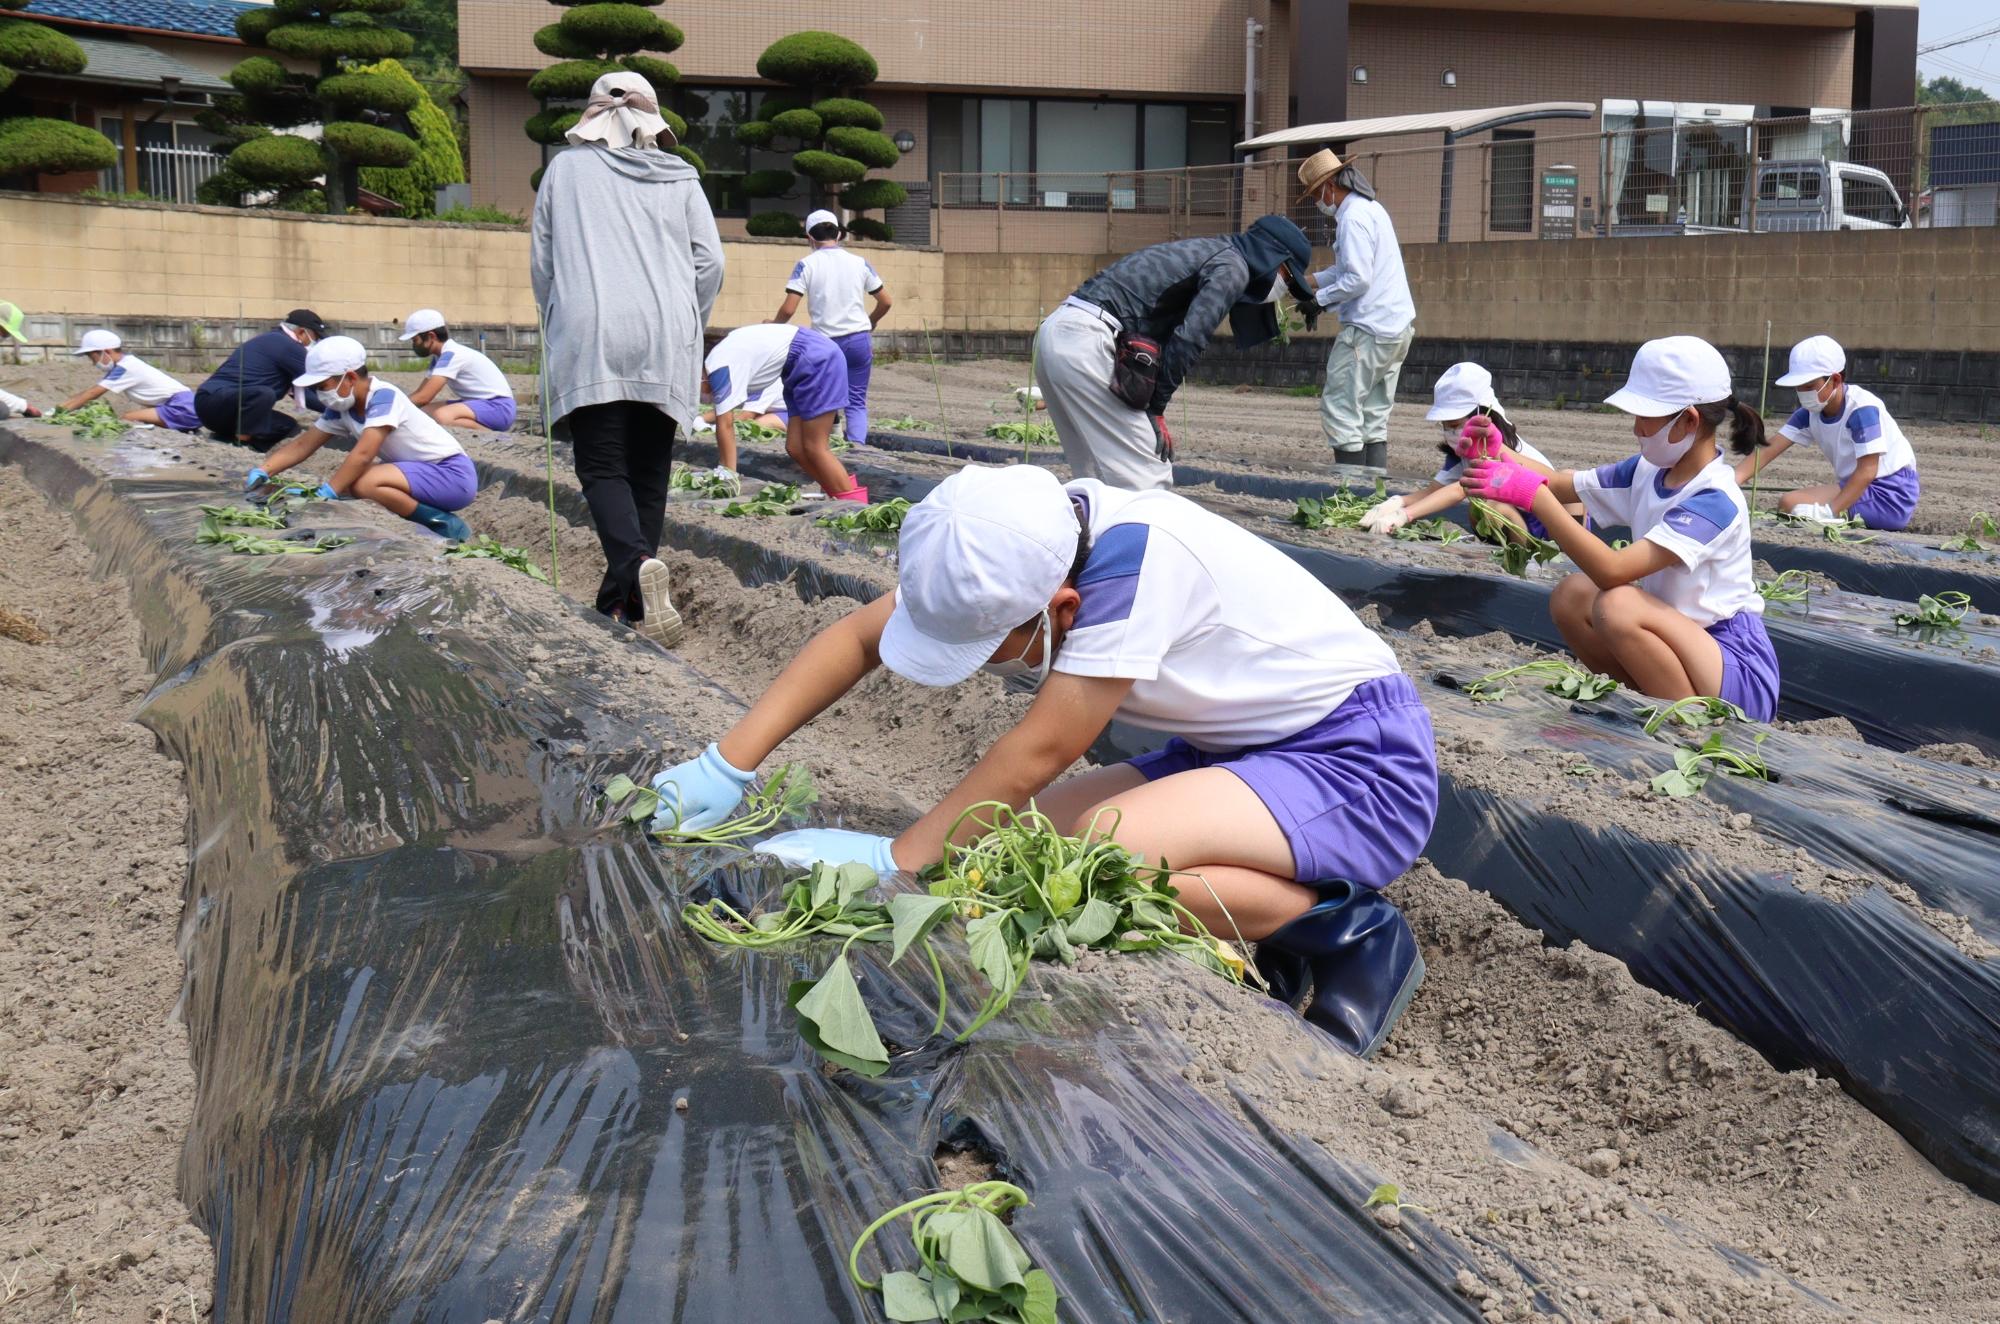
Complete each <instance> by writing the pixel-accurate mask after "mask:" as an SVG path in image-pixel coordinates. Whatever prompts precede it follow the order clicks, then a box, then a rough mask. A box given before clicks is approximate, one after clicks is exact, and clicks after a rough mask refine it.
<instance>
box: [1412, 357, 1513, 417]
mask: <svg viewBox="0 0 2000 1324" xmlns="http://www.w3.org/2000/svg"><path fill="white" fill-rule="evenodd" d="M1482 409H1490V410H1492V411H1493V412H1494V413H1496V414H1499V415H1500V416H1501V417H1502V418H1505V417H1506V416H1507V411H1506V410H1504V409H1502V408H1501V407H1500V397H1499V396H1497V395H1495V394H1493V374H1492V373H1490V372H1488V371H1487V370H1486V369H1484V368H1482V367H1480V366H1479V365H1478V364H1477V363H1454V364H1452V365H1451V366H1450V367H1449V368H1446V369H1445V370H1444V373H1443V375H1442V376H1440V377H1439V378H1438V379H1437V385H1436V386H1433V387H1431V411H1430V412H1429V413H1428V414H1425V415H1424V417H1425V418H1427V419H1429V420H1430V421H1431V422H1433V423H1439V422H1450V421H1452V420H1455V419H1461V418H1470V417H1472V415H1473V414H1475V413H1477V412H1479V411H1480V410H1482Z"/></svg>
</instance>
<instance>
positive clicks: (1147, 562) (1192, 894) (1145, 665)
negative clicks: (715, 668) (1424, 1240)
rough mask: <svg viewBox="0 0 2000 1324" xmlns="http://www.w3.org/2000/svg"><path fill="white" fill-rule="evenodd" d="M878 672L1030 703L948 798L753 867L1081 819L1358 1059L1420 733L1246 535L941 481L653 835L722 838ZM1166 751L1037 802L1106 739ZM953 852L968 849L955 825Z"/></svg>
mask: <svg viewBox="0 0 2000 1324" xmlns="http://www.w3.org/2000/svg"><path fill="white" fill-rule="evenodd" d="M878 666H886V667H888V668H889V669H890V670H891V671H894V672H895V673H897V674H898V675H900V676H902V677H904V678H906V679H909V680H913V681H916V682H917V683H918V684H920V685H956V684H958V683H960V682H962V681H964V680H966V679H968V678H970V677H971V676H972V675H973V673H975V672H978V671H985V672H987V673H988V674H990V675H994V676H998V677H1002V678H1004V680H1005V682H1006V683H1007V685H1008V686H1009V687H1010V688H1016V689H1019V690H1023V691H1027V692H1031V693H1033V694H1034V695H1035V696H1036V697H1035V701H1034V703H1033V705H1032V706H1031V707H1030V708H1029V709H1028V712H1027V715H1026V716H1025V717H1023V718H1022V719H1021V721H1020V723H1019V724H1018V725H1017V726H1015V728H1014V729H1013V730H1012V731H1010V732H1008V733H1007V734H1006V735H1004V736H1002V737H1001V738H1000V739H999V741H998V742H996V743H995V744H994V746H993V748H992V749H991V750H989V751H988V752H987V754H986V756H985V757H984V758H982V759H981V760H980V761H979V762H978V764H977V765H975V766H974V767H973V768H972V769H971V771H969V772H968V773H966V775H965V777H964V778H963V779H962V780H961V781H960V782H959V784H958V785H957V787H956V788H954V789H953V790H952V791H951V793H950V794H948V795H947V796H945V798H944V799H943V801H941V802H940V803H939V804H938V805H937V806H936V807H935V808H933V809H932V810H931V811H930V812H929V813H927V814H925V815H924V816H923V817H922V818H920V819H919V820H918V821H917V822H916V823H914V824H912V825H911V826H910V827H908V828H907V829H905V830H904V831H903V833H902V834H901V835H900V836H898V837H895V838H894V839H891V838H889V837H879V836H871V835H868V834H866V833H860V832H848V831H836V830H831V829H807V830H804V831H798V832H787V833H784V834H782V835H780V836H778V837H775V838H773V839H771V840H769V841H767V842H765V843H764V844H763V846H761V847H760V848H759V849H761V850H763V851H765V852H766V853H769V854H772V855H776V856H778V857H779V858H781V859H783V860H786V861H787V862H789V863H792V864H796V865H804V864H807V863H810V862H812V861H827V862H829V863H845V862H860V863H864V864H867V865H869V866H870V867H872V868H873V869H875V870H876V871H877V872H878V873H883V874H887V873H891V872H894V871H896V870H898V869H920V868H923V867H924V866H925V865H927V864H929V863H931V862H932V861H935V860H937V859H938V858H940V856H941V855H942V853H943V851H944V846H945V841H946V837H947V835H948V834H949V833H950V832H951V831H952V830H953V827H954V825H955V824H956V823H957V822H958V820H959V818H960V815H961V814H963V812H964V811H965V810H966V809H967V808H969V807H971V806H973V805H976V804H980V803H982V802H986V801H993V800H998V801H1003V802H1005V803H1007V804H1010V805H1013V806H1015V807H1016V808H1019V807H1021V806H1024V805H1026V804H1028V803H1029V802H1030V801H1033V802H1034V803H1035V805H1036V806H1037V807H1038V808H1039V809H1040V810H1041V811H1042V812H1043V813H1045V814H1047V815H1048V816H1049V817H1050V819H1052V820H1053V821H1054V822H1055V823H1056V824H1057V825H1058V826H1059V827H1060V828H1061V830H1063V831H1065V832H1070V833H1074V834H1079V835H1081V834H1083V833H1085V832H1087V831H1089V829H1090V825H1091V823H1092V822H1093V820H1094V819H1096V818H1097V815H1098V814H1099V813H1100V812H1104V813H1105V815H1106V816H1105V817H1104V818H1103V819H1102V820H1098V821H1102V822H1110V821H1113V819H1114V818H1115V820H1116V822H1117V824H1118V826H1117V828H1116V829H1115V836H1116V839H1117V840H1118V841H1119V843H1120V844H1122V845H1123V846H1125V847H1126V848H1127V849H1129V850H1132V851H1134V852H1136V853H1137V854H1139V855H1141V856H1143V857H1144V858H1145V859H1146V860H1148V861H1150V862H1151V863H1153V864H1160V863H1162V862H1167V861H1170V862H1171V863H1172V864H1173V865H1174V866H1175V867H1176V868H1177V869H1178V870H1180V871H1181V872H1182V873H1183V874H1193V875H1198V876H1199V879H1198V880H1195V879H1187V878H1183V879H1181V880H1180V881H1179V882H1178V884H1177V885H1178V886H1179V888H1180V891H1181V899H1182V901H1183V902H1184V903H1185V904H1186V905H1187V906H1188V908H1189V909H1190V910H1192V911H1193V912H1194V913H1195V914H1196V916H1198V917H1199V918H1200V919H1201V920H1202V922H1203V923H1205V924H1207V925H1208V926H1209V927H1210V929H1211V930H1212V931H1214V932H1217V933H1220V934H1224V935H1229V934H1232V933H1240V934H1241V935H1242V936H1244V937H1246V938H1250V939H1254V940H1256V941H1257V942H1258V944H1259V946H1258V957H1257V959H1258V963H1259V966H1260V968H1261V969H1263V971H1264V972H1265V975H1266V978H1267V979H1269V980H1270V982H1271V984H1272V986H1273V989H1274V991H1276V992H1277V993H1278V994H1279V996H1280V997H1281V998H1284V999H1285V1000H1287V1001H1291V1000H1293V999H1294V998H1296V997H1298V996H1300V995H1302V994H1303V993H1304V991H1305V983H1306V981H1307V978H1308V976H1310V978H1311V981H1312V983H1313V984H1314V986H1315V992H1314V995H1313V999H1312V1001H1311V1003H1310V1005H1309V1006H1308V1007H1307V1008H1306V1010H1305V1015H1306V1016H1307V1018H1308V1019H1310V1020H1312V1021H1313V1022H1314V1023H1315V1024H1317V1025H1319V1026H1321V1028H1323V1029H1325V1030H1327V1031H1328V1032H1329V1033H1331V1034H1332V1035H1334V1037H1335V1038H1336V1039H1337V1040H1339V1041H1340V1043H1341V1044H1342V1045H1343V1046H1345V1047H1346V1048H1348V1049H1349V1050H1350V1051H1352V1052H1355V1053H1360V1054H1366V1053H1368V1052H1371V1051H1372V1050H1373V1049H1374V1048H1375V1046H1376V1045H1378V1044H1379V1043H1380V1042H1381V1041H1382V1038H1383V1037H1384V1036H1385V1035H1387V1033H1388V1031H1389V1028H1390V1026H1392V1025H1393V1024H1394V1023H1395V1020H1396V1017H1397V1016H1399V1015H1400V1014H1401V1012H1402V1010H1403V1007H1404V1006H1405V1005H1407V1003H1408V1001H1409V999H1410V996H1411V995H1412V994H1413V993H1414V992H1415V989H1416V986H1417V983H1418V981H1419V980H1421V978H1422V975H1423V962H1422V959H1421V957H1420V956H1419V955H1418V953H1417V949H1416V944H1415V940H1414V938H1413V937H1412V935H1411V933H1410V930H1409V926H1408V924H1407V922H1406V921H1405V920H1404V919H1403V917H1402V914H1401V913H1400V912H1399V911H1397V909H1396V908H1395V906H1394V905H1393V904H1391V903H1390V902H1389V901H1388V900H1387V899H1386V898H1384V897H1383V896H1382V894H1381V889H1382V888H1383V887H1385V886H1387V885H1388V884H1389V883H1391V882H1393V881H1394V880H1395V879H1396V878H1397V877H1398V876H1399V875H1401V874H1402V873H1403V872H1404V871H1405V870H1406V869H1408V868H1409V867H1410V865H1411V864H1412V863H1413V862H1414V861H1415V860H1416V858H1417V855H1418V853H1419V852H1421V851H1422V850H1423V848H1424V844H1425V843H1426V841H1427V840H1428V839H1429V837H1430V831H1431V826H1432V822H1433V820H1434V818H1435V816H1436V811H1437V789H1438V788H1437V764H1436V747H1435V743H1434V740H1433V737H1432V733H1431V723H1430V716H1429V714H1428V713H1427V712H1425V710H1424V706H1423V703H1422V701H1421V700H1420V699H1419V698H1418V696H1417V692H1416V688H1415V687H1414V686H1413V685H1412V684H1411V683H1410V681H1409V679H1408V677H1406V676H1404V675H1403V673H1402V671H1401V669H1400V668H1399V667H1398V665H1397V663H1396V657H1395V654H1394V653H1392V652H1391V651H1390V650H1389V648H1388V646H1387V645H1386V644H1384V643H1383V642H1382V640H1381V639H1379V638H1377V637H1376V636H1375V635H1374V634H1373V633H1372V632H1371V631H1370V630H1369V629H1368V628H1367V627H1366V626H1364V625H1363V624H1362V623H1361V622H1360V620H1358V619H1357V618H1356V617H1355V615H1354V613H1353V612H1352V611H1350V610H1348V608H1347V605H1346V604H1345V603H1343V602H1342V601H1341V600H1340V599H1339V598H1338V597H1336V596H1334V594H1333V593H1332V592H1330V591H1329V590H1328V589H1327V588H1326V587H1325V586H1324V585H1322V584H1321V583H1320V582H1319V581H1318V580H1316V579H1314V578H1313V577H1312V576H1311V575H1310V574H1308V573H1307V572H1306V571H1305V570H1304V569H1303V568H1301V567H1300V566H1299V565H1298V564H1297V563H1296V562H1295V561H1293V560H1292V559H1291V558H1290V557H1288V556H1286V555H1284V554H1283V553H1282V552H1279V551H1278V550H1277V549H1275V548H1274V547H1272V546H1271V545H1270V544H1268V543H1266V542H1264V541H1263V540H1261V539H1259V538H1258V537H1256V536H1255V535H1254V534H1252V533H1250V532H1249V531H1248V530H1246V529H1244V528H1241V527H1240V526H1238V525H1236V524H1233V523H1231V522H1230V521H1228V520H1226V519H1224V518H1222V517H1221V516H1219V515H1216V514H1214V513H1212V512H1210V511H1207V510H1204V509H1203V508H1202V507H1200V506H1198V505H1196V504H1195V503H1193V502H1191V501H1189V500H1187V499H1186V498H1184V497H1180V496H1176V495H1174V494H1173V493H1170V492H1163V491H1157V490H1151V491H1144V492H1133V491H1126V490H1120V489H1117V488H1113V487H1108V486H1106V485H1105V484H1104V483H1102V482H1100V481H1098V480H1096V479H1079V480H1077V481H1074V482H1071V483H1069V484H1068V485H1067V486H1065V485H1063V484H1062V483H1060V482H1059V481H1058V480H1057V479H1056V478H1055V476H1054V475H1052V474H1050V473H1049V471H1048V470H1046V469H1043V468H1040V467H1039V466H1035V465H1013V466H1009V467H1007V468H998V469H992V468H980V467H976V466H973V467H967V468H965V469H963V470H960V471H959V472H958V473H956V474H953V475H952V476H951V477H949V478H947V479H945V480H944V482H942V483H940V484H939V485H938V486H937V488H936V489H935V490H934V491H933V492H932V493H931V494H930V495H929V496H928V497H926V498H924V500H923V501H922V502H920V503H919V504H918V505H917V506H915V507H914V508H913V509H912V510H911V511H910V513H909V515H908V517H907V518H906V519H905V520H904V522H903V527H902V532H901V535H900V544H899V570H898V574H897V586H896V589H895V590H894V591H893V592H890V593H887V594H885V595H883V596H882V597H880V598H878V599H876V600H875V601H874V602H871V603H869V604H868V605H867V606H864V607H860V608H857V609H856V610H854V611H853V612H851V613H849V614H848V615H847V616H846V617H845V618H844V619H842V620H840V621H838V622H836V623H835V624H833V625H831V626H829V627H828V628H827V629H825V630H823V631H821V632H820V634H819V635H818V636H817V637H816V638H814V639H813V640H812V642H811V643H809V644H807V645H806V647H805V648H804V649H803V650H802V651H801V652H800V653H799V655H798V656H797V657H796V658H795V659H794V660H793V661H792V663H791V665H790V666H789V667H787V668H786V669H785V671H784V673H783V674H782V675H780V676H779V677H778V679H777V681H776V682H774V683H773V684H772V686H771V687H770V689H768V690H767V691H765V693H764V695H763V697H762V698H760V699H759V700H758V701H757V702H756V704H755V705H754V706H753V707H752V708H751V709H750V711H749V712H748V713H747V714H746V715H745V716H744V717H743V719H742V720H741V721H739V722H738V723H737V724H736V725H735V726H734V727H733V728H731V730H730V731H729V732H728V734H726V735H724V736H723V738H722V739H721V741H720V742H718V743H716V744H712V745H710V746H709V747H708V749H707V750H706V751H705V752H704V753H703V754H702V755H701V756H700V757H699V758H696V759H693V760H690V761H689V762H686V763H683V764H680V765H679V766H677V767H674V768H670V769H668V770H667V771H666V772H663V773H661V774H660V775H659V776H658V777H657V778H655V779H654V783H653V784H654V787H655V788H656V789H657V790H659V792H660V794H661V796H662V798H663V807H662V810H661V813H662V815H663V817H664V819H665V822H664V824H663V825H664V826H671V825H673V824H675V823H676V822H678V823H680V824H683V825H686V826H690V827H702V826H707V825H712V824H714V823H717V822H720V821H721V820H723V819H724V818H727V817H728V816H729V814H730V813H731V812H733V811H734V809H735V807H736V805H737V803H738V801H739V800H740V798H741V797H742V794H743V789H744V787H745V786H747V785H748V784H749V783H750V782H751V781H752V780H753V778H754V775H755V773H754V770H755V769H756V767H757V765H758V764H760V763H762V762H763V761H764V760H765V759H766V758H767V757H769V756H770V754H771V752H772V751H773V750H774V749H776V748H777V747H778V745H780V744H781V743H783V741H784V740H785V739H786V738H787V737H788V736H790V735H791V734H792V733H793V732H794V731H797V730H798V729H799V728H800V727H802V726H804V725H805V724H806V723H807V722H808V721H810V720H812V718H813V717H814V716H816V715H817V714H818V713H820V712H822V711H823V710H825V709H826V708H827V706H828V705H830V704H832V703H835V702H836V701H838V700H839V699H840V697H841V696H842V695H844V694H846V693H847V692H848V691H849V690H851V689H852V688H853V687H854V686H855V685H856V684H857V683H859V682H860V681H861V680H862V678H863V677H865V676H867V675H868V674H869V673H870V672H871V671H873V670H874V669H875V668H876V667H878ZM1114 717H1116V718H1120V719H1122V720H1124V721H1126V722H1129V723H1132V724H1133V725H1135V726H1140V727H1145V728H1148V729H1151V730H1154V731H1160V732H1164V733H1167V734H1169V735H1171V736H1172V737H1173V738H1172V739H1171V740H1169V741H1168V742H1167V745H1166V747H1165V748H1164V749H1162V750H1159V751H1157V752H1155V753H1151V754H1147V755H1144V756H1142V757H1140V758H1138V759H1135V760H1133V761H1132V762H1130V763H1121V764H1117V765H1114V766H1110V767H1103V768H1098V769H1096V770H1094V771H1091V772H1087V773H1084V774H1082V775H1080V776H1077V777H1073V778H1070V779H1069V780H1067V781H1062V782H1057V780H1056V779H1057V778H1059V777H1061V776H1062V775H1063V773H1064V772H1066V771H1067V770H1068V769H1069V768H1070V766H1071V765H1072V764H1073V763H1075V762H1076V760H1077V759H1079V758H1081V757H1082V756H1083V754H1084V752H1085V751H1086V750H1088V749H1089V748H1090V747H1091V745H1092V743H1093V742H1095V741H1096V740H1097V738H1098V736H1099V735H1100V734H1101V733H1102V732H1103V730H1104V728H1105V726H1106V725H1107V724H1108V723H1109V722H1110V721H1111V720H1112V719H1113V718H1114ZM963 833H964V835H966V836H970V835H973V834H974V833H975V829H973V828H972V827H970V826H967V827H966V828H965V829H964V830H963Z"/></svg>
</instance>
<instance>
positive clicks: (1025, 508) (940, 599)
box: [881, 464, 1082, 685]
mask: <svg viewBox="0 0 2000 1324" xmlns="http://www.w3.org/2000/svg"><path fill="white" fill-rule="evenodd" d="M1081 535H1082V529H1081V526H1080V525H1078V523H1077V518H1076V508H1075V507H1074V506H1072V505H1071V504H1070V499H1069V494H1068V493H1067V492H1065V491H1063V487H1062V484H1061V483H1060V482H1059V481H1057V479H1056V476H1055V475H1054V474H1052V473H1050V472H1049V471H1048V470H1047V469H1044V468H1042V467H1040V466H1039V465H1030V464H1016V465H1009V466H1007V467H1006V468H1004V469H991V468H982V467H980V466H978V465H967V466H966V467H965V468H963V469H961V470H959V471H958V472H957V473H955V474H953V475H952V476H951V477H949V478H947V479H945V480H944V481H943V482H942V483H939V484H938V485H937V487H936V488H935V489H934V490H933V491H932V492H931V494H930V495H929V496H927V497H925V498H924V499H923V500H922V501H920V502H918V503H917V504H916V505H915V506H913V507H911V509H910V513H909V514H908V515H907V516H905V517H904V519H903V531H902V533H901V535H900V536H899V538H898V542H897V562H898V565H899V567H900V569H899V570H898V573H897V576H896V610H895V611H894V612H892V613H891V614H890V616H889V623H888V624H887V625H886V626H884V627H883V630H882V645H881V651H882V662H883V665H885V666H887V667H888V668H889V669H890V670H891V671H893V672H895V673H896V674H897V675H899V676H905V677H908V678H909V679H911V680H914V681H916V682H917V683H918V684H920V685H956V684H957V683H958V682H959V681H961V680H964V679H965V678H966V677H967V676H970V675H971V674H972V673H973V672H975V671H977V670H978V669H979V665H980V663H982V662H984V661H986V660H987V659H988V658H990V657H992V656H993V650H994V649H996V648H998V647H999V646H1000V643H1001V641H1002V640H1004V639H1005V638H1006V637H1007V635H1008V634H1009V633H1010V632H1011V631H1012V630H1014V629H1015V628H1016V627H1017V626H1021V625H1025V624H1027V623H1028V622H1029V621H1031V620H1033V619H1034V618H1035V614H1036V613H1037V612H1039V611H1041V609H1042V608H1044V607H1046V606H1048V605H1049V599H1050V598H1052V597H1054V596H1055V592H1056V590H1057V589H1059V588H1061V587H1062V584H1063V580H1064V579H1065V578H1067V577H1068V575H1069V571H1070V565H1071V563H1073V562H1074V561H1075V560H1076V548H1077V540H1078V539H1079V538H1080V537H1081Z"/></svg>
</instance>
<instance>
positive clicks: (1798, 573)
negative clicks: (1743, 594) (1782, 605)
mask: <svg viewBox="0 0 2000 1324" xmlns="http://www.w3.org/2000/svg"><path fill="white" fill-rule="evenodd" d="M1811 592H1812V579H1811V577H1810V576H1808V575H1807V574H1806V572H1805V571H1803V570H1787V571H1785V572H1784V573H1783V574H1781V575H1779V576H1778V577H1777V578H1776V579H1760V580H1758V581H1757V594H1758V596H1759V597H1761V598H1763V599H1764V601H1766V602H1804V601H1805V600H1806V596H1807V595H1808V594H1809V593H1811Z"/></svg>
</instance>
